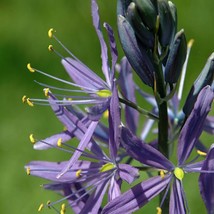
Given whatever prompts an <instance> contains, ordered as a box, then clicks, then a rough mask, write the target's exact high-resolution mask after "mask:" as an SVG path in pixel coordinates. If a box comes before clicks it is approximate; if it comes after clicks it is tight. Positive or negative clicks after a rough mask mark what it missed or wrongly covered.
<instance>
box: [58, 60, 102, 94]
mask: <svg viewBox="0 0 214 214" xmlns="http://www.w3.org/2000/svg"><path fill="white" fill-rule="evenodd" d="M62 65H63V66H64V68H65V70H66V71H67V73H68V74H69V76H70V77H71V79H72V80H73V81H74V82H75V83H76V84H78V85H79V86H80V87H81V86H84V87H88V88H91V89H95V90H98V89H103V88H105V87H106V84H105V82H104V81H103V80H102V79H101V78H100V77H99V76H97V74H95V73H94V72H93V71H92V70H90V69H89V68H88V67H86V65H84V64H83V63H81V62H78V61H76V60H74V59H71V58H66V59H63V60H62Z"/></svg>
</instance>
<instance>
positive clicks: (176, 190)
mask: <svg viewBox="0 0 214 214" xmlns="http://www.w3.org/2000/svg"><path fill="white" fill-rule="evenodd" d="M169 213H170V214H181V213H183V214H184V213H187V210H186V207H185V195H184V190H183V186H182V183H181V181H179V180H178V179H175V181H174V182H173V186H172V190H171V195H170V205H169Z"/></svg>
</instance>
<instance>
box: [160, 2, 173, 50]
mask: <svg viewBox="0 0 214 214" xmlns="http://www.w3.org/2000/svg"><path fill="white" fill-rule="evenodd" d="M158 13H159V17H160V26H159V31H158V34H159V42H160V44H161V46H162V47H167V46H168V45H170V43H171V40H172V38H173V37H174V33H175V28H176V25H175V22H174V20H173V16H172V12H171V9H170V6H169V3H168V1H166V0H159V1H158Z"/></svg>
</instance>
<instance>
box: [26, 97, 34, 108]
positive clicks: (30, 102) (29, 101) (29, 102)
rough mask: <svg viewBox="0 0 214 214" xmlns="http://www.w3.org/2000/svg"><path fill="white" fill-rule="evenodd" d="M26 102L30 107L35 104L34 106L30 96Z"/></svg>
mask: <svg viewBox="0 0 214 214" xmlns="http://www.w3.org/2000/svg"><path fill="white" fill-rule="evenodd" d="M26 102H27V104H28V105H29V106H30V107H33V106H34V104H33V102H32V101H31V100H30V98H27V99H26Z"/></svg>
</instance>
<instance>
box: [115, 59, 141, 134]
mask: <svg viewBox="0 0 214 214" xmlns="http://www.w3.org/2000/svg"><path fill="white" fill-rule="evenodd" d="M120 64H121V66H120V76H119V79H118V84H119V86H120V88H121V93H122V95H123V97H125V98H126V99H127V100H130V101H132V102H133V103H136V97H135V84H134V80H133V75H132V70H131V66H130V64H129V62H128V60H127V58H126V57H124V58H123V59H122V60H121V63H120ZM125 115H126V117H125V118H126V125H127V127H128V128H129V129H130V130H131V131H132V132H133V133H136V130H137V126H138V119H139V113H138V112H137V111H136V110H135V109H133V108H131V107H129V106H127V105H126V106H125Z"/></svg>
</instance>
